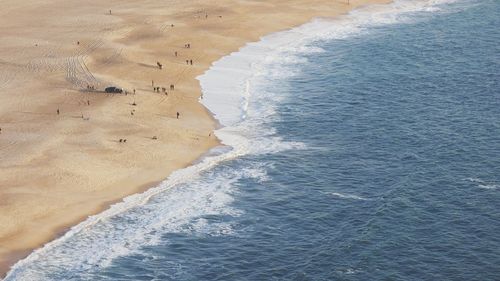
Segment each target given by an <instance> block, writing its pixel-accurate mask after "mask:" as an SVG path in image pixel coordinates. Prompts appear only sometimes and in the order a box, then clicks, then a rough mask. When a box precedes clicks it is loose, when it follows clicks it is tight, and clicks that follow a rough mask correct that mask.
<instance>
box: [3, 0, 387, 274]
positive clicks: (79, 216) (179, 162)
mask: <svg viewBox="0 0 500 281" xmlns="http://www.w3.org/2000/svg"><path fill="white" fill-rule="evenodd" d="M229 2H230V1H229ZM312 2H314V4H311V3H306V1H298V3H299V4H302V6H301V7H300V8H296V7H294V8H293V9H291V10H287V9H283V11H280V13H279V14H280V16H281V17H282V18H280V16H277V18H279V19H278V20H277V21H276V20H275V21H272V20H271V22H269V23H267V24H268V25H267V26H264V27H260V29H259V30H257V31H255V30H254V31H251V32H250V34H246V35H245V36H243V35H241V34H240V33H241V30H242V29H245V28H244V27H245V26H246V27H249V26H252V25H255V24H256V23H257V21H256V18H258V17H256V16H252V17H250V16H249V18H247V19H243V20H242V19H241V18H238V17H237V16H236V17H235V18H233V19H232V20H233V21H236V22H238V23H244V24H242V27H240V29H239V30H238V29H234V30H233V31H232V32H233V33H234V34H237V35H238V36H239V37H236V38H238V39H237V40H235V39H234V38H233V40H232V41H230V42H223V43H220V46H218V45H217V46H212V49H210V50H209V51H210V52H211V54H209V55H207V54H205V53H204V52H207V51H206V50H205V51H202V54H198V56H201V57H203V55H205V61H203V62H202V63H201V67H197V69H195V70H194V71H191V73H190V74H191V75H188V77H187V78H186V76H180V75H178V76H177V77H174V78H170V80H175V82H176V84H177V82H180V83H181V85H183V86H184V87H183V88H185V90H184V89H183V90H182V91H183V94H185V96H184V95H183V96H181V97H177V98H176V100H174V101H167V103H169V102H170V103H172V104H176V105H178V106H181V107H184V108H186V109H187V111H184V112H189V113H192V112H194V109H193V106H194V107H195V108H196V110H198V111H197V112H198V113H197V116H198V117H200V116H202V117H203V118H206V119H205V120H204V125H203V126H202V128H203V129H202V131H204V132H207V129H209V131H210V132H213V130H214V129H216V127H218V126H217V124H216V123H217V121H216V120H215V119H214V118H213V116H212V114H211V113H210V111H209V110H207V109H206V108H205V107H204V106H201V103H199V102H198V98H197V97H199V96H200V89H199V82H198V80H196V77H198V76H199V75H200V73H201V74H202V73H205V71H206V70H207V69H208V68H209V67H210V66H211V65H212V63H214V62H215V61H218V60H219V59H220V58H222V57H224V56H226V55H228V54H230V53H232V52H235V51H237V50H239V49H240V48H241V47H242V46H244V44H245V42H255V41H256V40H259V38H261V37H262V36H264V35H266V34H270V33H274V32H277V31H281V30H285V29H290V28H293V27H296V26H299V25H302V24H304V23H306V22H309V21H310V20H311V19H313V18H316V17H335V16H338V15H342V14H345V13H347V12H348V11H350V10H352V9H354V8H358V7H360V6H361V5H366V4H375V3H388V2H389V1H356V2H351V5H350V6H346V5H345V4H343V3H341V2H339V3H335V4H333V5H332V7H330V8H329V10H328V9H323V10H321V11H319V10H315V9H313V8H312V7H311V5H312V6H313V7H314V8H316V9H318V7H323V8H324V5H326V3H327V2H328V1H312ZM286 4H287V3H281V2H278V3H276V5H277V7H280V6H279V5H286ZM259 5H260V6H259ZM314 5H316V6H314ZM255 6H258V7H250V8H249V7H245V8H246V9H247V10H245V9H243V12H242V11H240V13H239V14H238V15H245V13H247V12H248V11H250V10H251V9H255V10H256V11H259V9H263V8H266V7H265V6H266V5H265V4H255ZM211 8H212V7H211ZM236 8H241V7H236ZM207 9H208V8H207ZM235 11H236V9H235V10H232V11H231V12H233V13H235ZM275 12H277V11H275ZM186 13H187V12H186ZM290 13H292V14H295V15H297V17H295V18H294V19H293V20H289V19H288V16H289V15H290ZM273 16H274V14H273ZM227 17H231V13H230V12H228V13H227V15H226V14H224V19H225V18H227ZM233 17H234V16H233ZM187 22H188V20H186V22H185V23H183V24H186V25H187V24H189V23H187ZM273 23H274V25H272V24H273ZM228 25H230V22H229V23H226V26H224V24H221V26H224V27H222V28H221V27H218V28H219V29H220V30H219V32H220V31H221V30H222V31H224V28H228ZM197 26H198V25H197V23H196V24H194V27H192V28H194V29H192V30H196V29H195V28H196V27H197ZM198 28H199V26H198ZM212 28H214V29H216V28H215V27H212ZM198 31H200V30H198ZM201 32H205V31H203V30H202V31H201ZM223 33H224V32H222V34H223ZM132 35H134V36H135V35H136V34H132ZM210 35H212V37H214V38H215V39H213V38H212V40H213V41H212V42H210V43H213V44H215V45H216V44H217V43H218V41H219V40H220V39H219V37H220V36H221V34H220V33H218V32H214V33H213V34H210ZM232 36H235V35H232ZM114 40H116V39H114ZM118 40H123V38H121V39H118ZM148 40H149V39H148ZM148 40H144V41H145V42H141V43H140V44H145V45H147V44H151V43H148V42H149V41H148ZM178 40H179V39H174V41H178ZM153 41H154V40H153ZM114 42H115V41H111V44H114ZM200 42H202V41H200ZM193 49H194V48H193ZM158 51H159V52H161V50H160V49H158ZM190 51H191V50H190ZM98 55H99V54H95V55H94V56H95V57H96V58H92V59H89V60H92V61H93V62H94V64H89V68H90V69H91V70H92V72H93V73H94V74H96V75H99V77H111V76H112V75H111V74H110V73H111V72H112V71H109V72H110V73H107V71H108V70H106V71H104V72H103V73H100V72H99V71H98V68H95V67H97V66H99V65H98V64H96V63H95V61H99V58H98ZM200 60H203V59H200ZM169 62H170V61H169ZM172 63H173V64H178V62H175V61H174V62H172ZM114 67H116V68H117V69H120V68H122V66H120V64H119V63H118V64H117V66H114ZM153 68H154V66H153ZM113 71H116V69H114V70H113ZM122 71H123V70H120V71H118V72H116V73H115V72H113V75H122V74H123V72H122ZM153 71H154V70H153ZM178 72H180V73H181V74H185V72H184V69H182V70H179V71H178ZM149 74H150V73H149ZM153 75H157V74H153ZM153 75H149V76H153ZM116 77H118V78H116V79H113V80H117V81H122V82H123V83H122V84H124V85H125V86H127V88H129V87H133V86H134V85H132V84H128V82H126V80H124V79H123V78H121V77H119V76H116ZM142 77H143V80H145V78H144V75H143V76H142ZM159 79H161V78H159ZM146 81H149V80H146ZM183 81H184V83H183ZM148 95H150V94H149V93H148ZM150 96H151V97H154V96H153V95H150ZM119 98H120V99H121V101H120V102H121V103H123V102H126V101H124V99H123V97H119ZM149 98H150V97H149V96H148V98H144V101H145V102H146V103H148V102H149V103H151V105H149V106H150V107H153V106H155V105H156V104H155V102H157V101H156V100H153V101H150V100H148V99H149ZM152 99H153V98H151V100H152ZM193 100H194V102H193ZM97 102H100V103H102V105H100V106H99V109H100V110H102V109H106V108H108V107H109V104H108V101H107V100H100V101H97ZM162 102H163V101H162ZM168 108H170V109H172V105H171V104H170V106H168ZM174 110H175V109H174ZM76 111H78V110H73V112H76ZM200 111H202V112H201V113H200ZM183 116H184V114H183V115H181V120H182V118H183ZM148 118H151V117H148ZM199 120H200V119H196V118H195V119H194V120H189V121H190V122H188V123H187V124H183V125H182V126H181V127H179V126H178V125H172V126H170V127H169V128H168V129H174V131H175V132H179V131H184V133H185V134H186V135H184V136H181V138H182V137H183V138H185V139H190V138H200V137H199V136H201V134H200V133H197V134H193V133H192V132H189V130H193V131H194V132H199V131H200V130H199V124H198V122H199ZM142 121H145V122H147V121H149V120H148V119H147V118H145V119H144V120H142ZM73 125H74V124H70V126H73ZM139 125H140V123H139ZM186 131H188V132H187V133H186ZM143 138H145V137H143ZM182 141H183V140H179V142H182ZM218 145H219V142H218V140H217V139H215V138H209V139H207V140H206V142H205V143H204V145H202V146H201V147H200V144H198V143H197V142H196V141H191V142H190V145H188V147H190V148H194V147H196V149H195V152H193V151H191V153H190V155H191V156H190V157H187V158H188V159H186V155H184V153H180V155H179V156H178V157H177V158H176V157H174V159H175V161H172V162H174V163H170V165H169V167H168V168H160V169H158V170H156V171H154V172H153V173H150V174H147V175H143V176H141V177H140V178H136V179H133V180H131V179H130V177H128V176H125V177H123V178H121V179H119V180H115V181H114V182H113V184H110V185H109V184H108V185H106V184H104V187H105V189H101V190H97V191H93V193H92V196H89V198H88V199H87V200H86V201H85V200H83V201H81V202H76V204H75V205H73V206H72V208H69V209H70V210H72V211H70V213H71V216H70V218H66V220H62V219H60V218H59V216H58V214H59V213H58V212H56V216H48V217H47V218H46V220H45V221H43V220H41V221H42V223H43V224H46V227H47V229H46V233H45V235H42V236H44V237H43V238H41V239H39V240H38V241H34V243H32V246H29V247H26V248H25V249H21V248H19V247H17V249H16V247H14V249H11V250H8V251H7V254H5V251H0V276H2V277H3V276H4V275H5V274H6V272H7V270H8V269H9V268H10V266H12V264H14V261H18V260H19V259H21V258H24V257H25V256H26V254H28V253H30V252H32V251H33V249H37V248H39V247H40V246H42V245H46V243H47V242H49V241H53V240H54V239H56V238H60V237H63V236H64V235H65V233H68V231H70V230H71V229H72V228H71V226H74V225H75V224H78V223H79V222H82V221H86V220H87V219H88V216H89V215H92V214H100V213H102V212H103V211H104V212H105V211H106V210H109V207H110V206H111V205H115V204H120V202H123V198H125V197H127V196H130V195H131V196H134V195H137V193H138V192H148V191H150V190H152V189H154V188H155V186H158V184H159V183H161V182H163V181H164V179H165V178H166V177H168V178H170V177H171V174H172V172H173V171H178V170H179V169H182V168H186V167H192V166H191V165H192V164H193V163H196V162H198V161H201V160H200V157H203V155H205V154H206V153H208V152H209V151H210V149H212V148H214V147H216V146H218ZM167 146H170V147H172V145H171V144H167ZM164 148H166V147H164ZM176 148H178V146H176V145H173V149H176ZM170 149H172V148H170ZM183 151H186V150H185V148H184V150H183ZM170 152H171V150H170ZM129 157H130V156H129ZM179 157H180V158H179ZM128 159H130V158H128ZM171 160H172V158H166V159H165V158H163V159H157V161H158V162H157V163H163V162H169V161H171ZM155 164H156V163H155ZM147 168H148V167H146V169H147ZM144 170H145V169H144V168H142V169H138V171H140V172H144ZM123 186H127V188H125V191H124V190H123V189H124V188H123ZM116 190H121V193H120V194H114V192H116ZM103 193H104V194H105V196H103ZM110 193H111V194H110ZM75 196H78V195H75ZM90 199H93V200H92V201H89V200H90ZM96 199H98V200H96ZM99 200H100V201H99ZM89 203H93V204H94V205H93V206H92V207H90V208H89V207H87V208H88V209H86V210H85V211H82V210H79V211H75V209H77V210H78V209H79V207H81V206H82V204H85V205H88V204H89ZM66 210H68V209H66ZM61 211H64V209H62V210H59V212H61ZM56 218H59V219H60V221H57V222H55V221H54V220H56ZM30 233H31V232H30V231H27V233H24V235H25V236H23V235H20V237H21V240H23V239H22V238H23V237H29V236H33V235H36V236H38V235H40V233H36V234H30ZM16 236H17V235H16ZM10 237H12V235H10ZM2 238H3V239H2ZM2 240H3V244H0V247H2V246H3V247H2V248H4V247H5V245H7V244H9V241H8V239H7V240H5V236H0V241H2ZM17 240H19V237H17ZM22 242H23V243H24V242H25V241H22ZM16 243H19V242H16ZM14 244H15V243H14ZM0 249H1V248H0ZM15 253H17V254H15ZM19 253H22V254H19ZM2 255H3V256H4V257H3V258H2ZM2 261H3V263H2Z"/></svg>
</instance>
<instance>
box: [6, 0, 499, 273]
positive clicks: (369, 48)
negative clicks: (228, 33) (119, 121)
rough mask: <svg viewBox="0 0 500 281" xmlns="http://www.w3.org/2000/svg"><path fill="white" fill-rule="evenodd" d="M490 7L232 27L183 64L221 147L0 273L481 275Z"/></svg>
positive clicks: (440, 4)
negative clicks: (212, 58) (195, 75)
mask: <svg viewBox="0 0 500 281" xmlns="http://www.w3.org/2000/svg"><path fill="white" fill-rule="evenodd" d="M499 12H500V2H498V1H494V0H484V1H397V2H395V3H394V4H391V5H389V6H382V7H374V8H365V9H363V10H360V11H356V12H354V13H351V14H350V15H349V16H346V17H345V18H343V19H340V20H337V21H335V22H324V21H315V22H313V23H310V24H308V25H305V26H303V27H300V28H298V29H295V30H292V31H289V32H283V33H279V34H274V35H271V36H267V37H265V38H263V41H262V42H259V43H254V44H249V46H247V47H246V48H244V49H243V50H242V51H241V52H240V53H237V54H233V55H232V56H230V57H227V58H224V59H223V60H221V61H220V62H218V63H217V64H215V66H214V67H213V68H212V69H211V70H210V71H209V72H208V73H207V74H206V75H205V76H203V77H200V80H201V84H202V86H203V88H204V100H203V101H202V102H204V103H205V104H206V105H207V106H208V107H209V108H210V109H211V110H212V111H213V112H214V113H215V114H216V116H217V117H218V118H219V119H220V120H221V123H222V124H224V125H226V128H224V129H222V130H220V131H219V132H217V135H218V136H219V137H220V138H221V139H222V140H223V141H224V142H225V143H226V144H228V145H230V146H231V147H232V148H231V147H221V148H217V149H215V150H214V151H212V152H211V154H210V155H209V156H207V157H206V158H205V159H203V160H202V161H200V163H198V164H197V165H196V166H194V167H191V168H189V169H187V170H184V171H180V172H178V173H176V174H174V175H173V176H172V177H171V178H170V179H169V180H167V181H166V182H164V183H162V184H161V185H160V186H159V187H157V188H155V189H153V190H150V191H149V192H147V193H146V194H143V195H136V196H132V197H129V198H127V200H126V201H125V202H124V203H121V204H118V205H115V206H113V207H112V208H111V209H110V210H108V211H107V212H105V213H103V214H102V215H99V216H96V217H93V218H91V219H89V220H88V221H86V222H85V223H83V224H81V225H79V226H77V227H75V228H74V229H73V230H72V231H70V232H69V233H68V234H67V235H66V236H64V237H63V238H61V239H59V240H57V241H55V242H53V243H51V244H49V245H47V246H46V247H45V248H44V249H42V250H39V251H37V252H36V253H34V254H33V255H31V256H30V257H28V258H27V259H26V260H24V261H22V262H20V263H19V264H18V265H17V266H16V267H15V269H14V270H13V271H12V272H11V273H10V275H9V276H8V277H7V278H6V280H498V279H499V278H500V277H499V276H500V267H499V266H498V265H499V264H500V250H499V249H500V235H499V233H500V213H499V212H498V209H499V208H500V195H499V192H500V171H499V170H500V31H499V30H500V29H498V26H500V17H499V16H498V15H499V14H500V13H499ZM262 54H267V55H265V56H264V55H262ZM257 58H261V59H260V60H257ZM227 75H232V76H231V79H227ZM218 79H226V80H229V81H228V82H227V83H224V87H222V88H221V87H220V83H218V82H217V81H219V80H218ZM228 95H231V98H222V97H227V96H228Z"/></svg>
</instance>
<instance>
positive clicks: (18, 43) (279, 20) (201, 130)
mask: <svg viewBox="0 0 500 281" xmlns="http://www.w3.org/2000/svg"><path fill="white" fill-rule="evenodd" d="M103 2H104V1H100V0H88V1H84V2H81V1H76V0H69V1H68V0H48V1H47V0H43V1H42V0H16V1H13V0H3V1H2V10H0V26H2V28H1V29H0V38H2V39H1V40H0V128H1V132H0V225H1V226H2V227H1V228H0V276H3V275H4V274H5V273H6V271H7V270H8V268H9V266H11V265H12V264H13V263H14V262H16V261H17V260H19V259H20V258H22V257H24V256H26V255H27V254H29V252H30V251H31V250H33V249H34V248H37V247H39V246H41V245H43V244H44V243H46V242H48V241H50V240H52V239H54V238H56V237H57V236H59V235H61V234H62V233H64V231H65V230H67V229H68V228H69V227H71V225H74V224H75V223H77V222H79V221H81V220H84V219H85V218H86V217H87V216H89V215H92V214H96V213H98V212H100V211H102V210H103V209H105V208H107V207H108V206H109V205H110V204H112V203H113V202H117V201H119V200H120V199H121V198H123V197H125V196H127V195H130V194H133V193H136V192H140V191H144V190H145V189H147V188H148V187H151V186H153V185H154V184H155V183H157V182H159V181H161V180H163V179H165V178H166V177H167V176H168V175H169V174H170V173H171V172H172V171H174V170H176V169H179V168H182V167H185V166H188V165H189V164H190V163H192V162H193V161H194V160H196V159H197V158H198V157H200V156H201V155H202V154H203V153H205V152H206V151H207V150H208V149H210V148H212V147H214V146H217V145H218V141H217V139H216V138H214V137H213V134H211V133H212V131H213V130H214V129H215V128H216V126H217V123H216V121H215V120H214V119H213V118H212V116H211V115H210V113H209V112H208V111H207V110H206V109H205V108H204V107H203V106H202V105H201V104H200V103H199V102H198V99H199V97H200V88H199V84H198V81H197V80H196V79H195V77H196V76H198V75H200V74H202V73H203V72H204V71H205V70H207V69H208V68H209V66H210V64H211V63H213V62H214V61H216V60H218V59H220V58H221V57H222V56H224V55H227V54H229V53H231V52H233V51H237V50H238V49H239V48H240V47H242V46H243V45H244V44H245V43H247V42H251V41H256V40H258V39H259V37H261V36H263V35H265V34H268V33H271V32H276V31H279V30H284V29H288V28H291V27H294V26H297V25H300V24H303V23H305V22H307V21H309V20H311V19H312V18H314V17H333V16H336V15H340V14H343V13H346V12H347V11H349V10H350V9H353V8H355V7H358V6H360V5H365V4H370V3H385V2H388V1H387V0H373V1H372V0H360V1H357V0H356V1H350V4H349V5H348V4H347V2H346V1H327V0H309V1H305V0H293V1H284V0H283V1H276V0H272V1H235V0H217V1H163V0H162V1H160V0H147V1H138V0H119V1H118V0H112V1H105V2H106V3H103ZM110 10H111V14H110ZM186 44H189V45H190V48H186V47H185V45H186ZM176 52H177V56H176ZM186 60H187V61H188V63H186ZM191 60H192V62H193V63H192V65H191ZM157 62H160V63H161V64H162V69H159V67H158V66H157ZM152 83H153V84H154V85H152ZM111 85H115V86H119V87H122V88H123V89H124V90H125V91H127V92H128V93H127V94H125V93H121V94H110V93H104V92H103V90H104V88H105V87H107V86H111ZM170 85H174V86H175V89H174V90H171V89H170ZM153 86H154V87H160V91H159V92H156V91H154V90H153ZM88 87H93V89H92V88H91V89H89V88H88ZM162 88H166V93H164V91H163V89H162ZM134 89H135V94H134ZM57 110H59V114H58V113H57ZM177 112H179V113H180V118H179V119H177V118H176V113H177ZM120 139H122V141H121V142H120ZM124 139H126V142H124V141H123V140H124Z"/></svg>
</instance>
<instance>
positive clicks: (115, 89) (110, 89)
mask: <svg viewBox="0 0 500 281" xmlns="http://www.w3.org/2000/svg"><path fill="white" fill-rule="evenodd" d="M104 91H105V92H106V93H115V94H121V93H123V90H122V89H121V88H118V87H107V88H106V89H104Z"/></svg>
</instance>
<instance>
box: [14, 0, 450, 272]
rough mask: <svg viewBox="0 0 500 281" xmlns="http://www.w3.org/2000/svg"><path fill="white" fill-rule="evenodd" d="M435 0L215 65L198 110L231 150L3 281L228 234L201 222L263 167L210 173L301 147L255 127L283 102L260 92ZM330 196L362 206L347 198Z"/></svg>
mask: <svg viewBox="0 0 500 281" xmlns="http://www.w3.org/2000/svg"><path fill="white" fill-rule="evenodd" d="M444 2H447V1H446V0H442V1H421V0H417V1H406V0H405V1H396V2H395V3H393V4H390V5H386V6H374V7H366V8H363V9H360V10H357V11H353V12H352V13H350V14H349V15H348V16H344V17H342V18H341V19H338V20H333V21H328V20H323V19H317V20H314V21H312V22H310V23H307V24H305V25H302V26H300V27H297V28H294V29H291V30H288V31H283V32H278V33H275V34H271V35H268V36H265V37H263V38H262V40H261V41H259V42H255V43H249V44H247V45H246V46H245V47H243V48H242V49H241V50H240V51H239V52H236V53H233V54H230V55H229V56H226V57H224V58H222V59H221V60H219V61H217V62H216V63H214V64H213V66H212V67H211V68H210V70H208V71H207V72H206V73H205V74H204V75H202V76H200V77H198V79H199V80H200V84H201V86H202V90H203V99H202V100H201V102H202V103H203V104H204V105H205V106H206V107H207V108H208V109H209V110H210V111H212V112H213V113H214V115H215V117H216V118H217V120H219V122H220V123H221V125H222V126H223V128H221V129H219V130H217V131H216V135H217V136H218V137H219V138H220V139H221V141H222V143H223V144H225V145H227V146H230V147H231V148H232V149H230V150H228V151H225V152H223V153H218V154H215V153H213V154H211V155H209V156H207V157H205V158H203V159H202V160H201V161H199V162H198V163H196V164H195V165H193V166H190V167H188V168H185V169H182V170H179V171H176V172H174V173H173V174H172V175H170V177H169V178H168V179H167V180H165V181H164V182H162V183H161V184H159V185H158V186H157V187H154V188H151V189H149V190H147V191H146V192H144V193H141V194H135V195H131V196H128V197H126V198H125V199H123V201H122V202H120V203H117V204H114V205H112V206H111V207H110V208H109V209H107V210H106V211H104V212H102V213H100V214H98V215H95V216H91V217H89V218H88V219H86V220H85V221H83V222H81V223H80V224H78V225H76V226H74V227H72V228H71V229H70V230H69V231H68V232H67V233H66V234H64V235H63V236H62V237H60V238H59V239H56V240H54V241H52V242H50V243H47V244H46V245H45V246H43V247H42V248H40V249H38V250H36V251H34V252H33V253H32V254H31V255H29V256H28V257H27V258H25V259H23V260H21V261H19V262H18V263H16V264H15V265H14V266H13V268H12V269H11V271H10V272H9V273H8V275H7V277H6V278H5V280H60V279H61V278H60V277H57V276H56V277H54V274H56V275H57V272H62V271H67V272H72V273H74V274H78V273H79V272H89V271H91V270H95V269H96V268H99V267H105V266H108V265H109V264H110V263H111V261H112V260H113V259H114V258H116V257H119V256H124V255H127V254H130V253H131V252H140V248H141V247H142V246H144V245H155V244H158V243H160V242H161V235H162V234H163V233H169V232H188V233H200V234H203V235H231V234H233V231H232V226H231V224H230V223H209V222H208V221H207V219H206V218H204V216H206V215H227V216H238V215H240V214H241V211H239V210H236V209H234V208H233V207H231V203H232V201H233V200H234V199H233V196H232V194H233V185H234V183H235V182H236V181H237V180H239V179H240V178H245V177H249V178H255V179H256V180H259V181H265V180H267V175H266V172H265V167H258V166H250V167H247V168H245V169H226V170H223V171H217V173H215V172H213V169H214V167H216V166H217V165H219V164H221V163H222V162H224V161H229V160H232V159H237V158H239V157H241V156H244V155H248V154H260V153H276V152H279V151H283V150H288V149H303V148H305V145H304V144H302V143H298V142H287V141H284V140H283V139H282V138H280V137H279V136H277V135H276V133H275V131H274V130H273V129H272V128H270V127H266V126H264V125H263V124H265V123H266V120H269V119H272V118H276V116H275V107H276V106H277V104H279V102H280V101H281V100H282V99H283V98H284V97H282V96H280V95H277V94H275V93H274V92H273V91H272V88H271V89H269V87H260V86H259V85H262V84H263V83H264V84H265V83H268V82H269V81H271V82H272V81H273V79H274V80H280V79H283V77H288V76H293V75H295V74H297V72H296V69H297V68H296V67H295V66H296V65H297V64H301V63H304V62H306V60H305V59H304V54H313V53H320V52H323V51H324V50H322V49H321V48H318V47H315V46H313V43H314V42H317V41H319V40H331V39H341V38H346V37H348V36H353V35H359V34H361V33H363V32H366V31H367V30H368V29H369V27H371V26H376V25H383V24H391V23H396V22H401V21H404V20H408V19H407V18H405V16H404V14H406V13H413V12H422V11H430V10H433V11H434V10H435V9H438V8H437V6H436V5H437V4H440V3H444ZM207 174H208V175H207ZM332 195H334V196H337V197H341V198H349V199H358V200H367V199H365V198H362V197H359V196H355V195H346V194H340V193H332Z"/></svg>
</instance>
